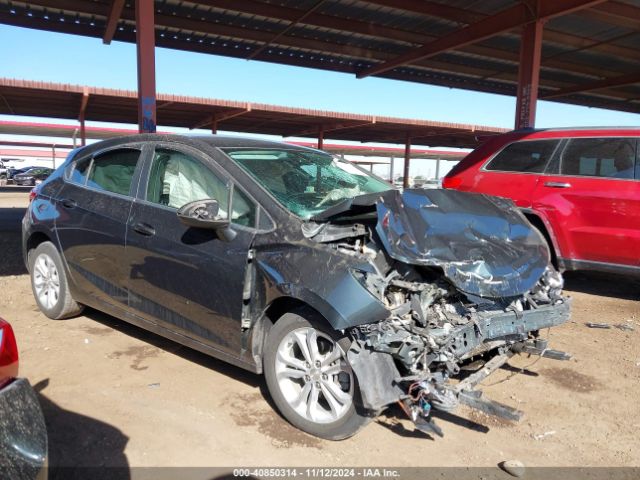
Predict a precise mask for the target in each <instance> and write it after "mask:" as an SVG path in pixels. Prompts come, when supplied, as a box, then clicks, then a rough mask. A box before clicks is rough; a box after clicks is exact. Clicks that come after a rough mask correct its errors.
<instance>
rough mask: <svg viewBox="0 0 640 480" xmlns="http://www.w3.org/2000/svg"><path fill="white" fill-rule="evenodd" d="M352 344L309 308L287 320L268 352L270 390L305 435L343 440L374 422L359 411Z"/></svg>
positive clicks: (278, 324) (271, 337)
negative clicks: (350, 357)
mask: <svg viewBox="0 0 640 480" xmlns="http://www.w3.org/2000/svg"><path fill="white" fill-rule="evenodd" d="M349 346H350V340H349V339H348V338H346V337H340V336H339V335H338V334H337V333H336V332H335V331H333V330H332V329H330V328H327V327H325V326H324V322H322V320H321V319H318V316H317V315H316V314H315V313H314V312H311V311H309V310H307V309H305V310H301V311H298V312H296V313H287V314H285V315H283V316H282V317H281V318H280V319H279V320H278V321H277V322H276V324H275V325H274V326H273V327H272V328H271V330H270V332H269V335H268V337H267V342H266V346H265V351H264V358H263V360H264V373H265V378H266V382H267V387H268V388H269V392H270V393H271V397H272V398H273V401H274V403H275V404H276V406H277V407H278V410H280V412H281V413H282V415H283V416H284V417H285V418H286V419H287V420H288V421H289V422H291V423H292V424H293V425H294V426H296V427H298V428H300V429H301V430H303V431H305V432H307V433H310V434H311V435H315V436H317V437H321V438H326V439H328V440H342V439H344V438H348V437H350V436H352V435H354V434H355V433H356V432H357V431H358V430H360V428H362V427H363V426H364V425H365V424H366V423H368V422H369V421H370V420H371V415H368V414H367V413H368V412H366V411H363V410H362V408H361V407H359V406H358V403H359V398H360V395H359V389H358V383H357V380H356V377H355V375H354V373H353V371H352V370H351V367H350V366H349V364H348V361H347V355H346V352H347V351H348V350H349Z"/></svg>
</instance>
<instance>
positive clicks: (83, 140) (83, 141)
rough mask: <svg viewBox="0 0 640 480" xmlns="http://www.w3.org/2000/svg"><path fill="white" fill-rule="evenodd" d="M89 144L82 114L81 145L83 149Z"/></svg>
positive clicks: (82, 114)
mask: <svg viewBox="0 0 640 480" xmlns="http://www.w3.org/2000/svg"><path fill="white" fill-rule="evenodd" d="M86 144H87V131H86V129H85V126H84V112H82V113H81V114H80V145H82V146H83V147H84V146H85V145H86Z"/></svg>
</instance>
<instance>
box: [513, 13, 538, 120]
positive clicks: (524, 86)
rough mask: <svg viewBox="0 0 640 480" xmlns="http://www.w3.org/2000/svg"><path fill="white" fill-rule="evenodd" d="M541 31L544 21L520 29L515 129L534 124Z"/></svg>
mask: <svg viewBox="0 0 640 480" xmlns="http://www.w3.org/2000/svg"><path fill="white" fill-rule="evenodd" d="M543 30H544V21H542V20H538V21H535V22H531V23H528V24H527V25H525V26H524V27H523V29H522V37H521V40H520V67H519V70H518V90H517V98H516V121H515V128H516V129H518V128H527V127H533V126H534V125H535V123H536V103H537V102H538V82H539V80H540V56H541V51H542V33H543Z"/></svg>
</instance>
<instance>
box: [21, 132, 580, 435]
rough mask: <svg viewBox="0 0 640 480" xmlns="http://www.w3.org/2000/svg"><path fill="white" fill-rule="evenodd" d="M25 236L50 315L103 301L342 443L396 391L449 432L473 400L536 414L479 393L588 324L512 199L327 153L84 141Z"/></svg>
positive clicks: (44, 192) (27, 223)
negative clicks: (576, 320) (553, 339)
mask: <svg viewBox="0 0 640 480" xmlns="http://www.w3.org/2000/svg"><path fill="white" fill-rule="evenodd" d="M23 248H24V256H25V261H26V263H27V265H28V268H29V271H30V273H31V280H32V282H31V283H32V287H33V293H34V296H35V298H36V301H37V303H38V305H39V307H40V309H41V310H42V311H43V312H44V313H45V315H47V316H49V317H51V318H54V319H58V318H66V317H70V316H73V315H76V314H78V313H80V312H81V310H82V308H83V306H85V305H87V306H91V307H93V308H96V309H99V310H102V311H104V312H107V313H109V314H111V315H114V316H116V317H119V318H121V319H123V320H125V321H128V322H131V323H134V324H136V325H138V326H140V327H142V328H145V329H148V330H150V331H153V332H155V333H158V334H160V335H163V336H165V337H168V338H171V339H173V340H175V341H177V342H180V343H182V344H184V345H187V346H189V347H192V348H194V349H197V350H200V351H202V352H205V353H207V354H210V355H213V356H215V357H218V358H221V359H223V360H226V361H228V362H231V363H234V364H236V365H238V366H240V367H243V368H246V369H249V370H252V371H254V372H257V373H264V375H265V377H266V383H267V385H268V388H269V391H270V393H271V395H272V397H273V400H274V402H275V404H276V405H277V407H278V408H279V410H280V412H281V413H282V415H283V416H284V417H286V418H287V419H288V420H289V421H290V422H291V423H292V424H294V425H295V426H297V427H299V428H301V429H302V430H304V431H306V432H309V433H311V434H313V435H317V436H320V437H323V438H328V439H334V440H337V439H342V438H346V437H349V436H351V435H353V434H354V433H355V432H356V431H358V429H359V428H361V427H362V426H363V425H365V424H366V423H367V421H369V420H370V419H372V418H374V417H375V416H376V415H377V414H378V413H379V412H380V411H381V410H383V409H384V408H386V407H387V406H389V405H392V404H399V405H400V406H401V407H402V409H403V410H404V411H405V413H406V414H407V415H408V416H409V417H410V418H411V419H412V420H413V422H414V423H415V425H416V427H417V428H419V429H420V430H423V431H426V432H429V433H436V434H440V433H441V431H440V429H439V428H438V427H437V426H436V425H435V423H434V422H433V420H432V415H431V410H432V409H440V410H445V411H451V410H453V409H455V408H456V406H457V405H458V404H459V403H465V404H467V405H470V406H472V407H474V408H478V409H481V410H483V411H485V412H487V413H491V414H495V415H500V416H503V417H506V418H512V419H517V418H519V416H520V412H518V411H517V410H514V409H512V408H510V407H509V406H506V405H502V404H499V403H497V402H493V401H491V400H488V399H485V398H483V397H482V396H481V392H479V391H478V390H475V389H474V387H475V386H476V385H477V384H478V383H479V382H480V381H482V380H483V379H484V378H485V377H486V376H487V375H489V374H490V373H491V372H493V371H495V370H496V369H497V368H499V367H500V366H502V365H503V364H504V363H505V362H506V361H507V360H508V359H509V358H510V357H511V356H512V355H513V354H515V353H527V354H537V355H543V356H547V357H551V358H556V359H564V358H567V355H566V354H564V353H563V352H557V351H554V350H550V349H549V348H548V346H547V343H546V341H545V340H544V339H543V338H542V337H541V336H540V331H541V330H543V329H546V328H548V327H552V326H555V325H559V324H561V323H564V322H566V321H567V319H568V317H569V302H568V300H567V299H566V298H564V297H563V296H562V293H561V289H562V279H561V277H560V275H559V274H558V273H557V272H556V271H555V270H554V269H553V267H552V266H550V263H549V252H548V249H547V245H546V242H545V240H544V238H543V237H542V236H541V235H540V234H539V233H538V231H537V230H536V229H535V228H533V227H532V226H531V225H530V224H529V223H528V222H527V220H526V219H525V218H524V216H523V215H522V214H521V213H520V212H519V211H518V210H517V209H516V208H515V206H514V205H513V204H512V203H510V202H509V201H506V200H502V199H498V198H493V197H488V196H484V195H476V194H469V193H463V192H457V191H450V190H419V189H416V190H406V191H404V192H400V191H398V190H395V189H393V188H392V187H391V186H390V185H388V184H387V183H385V182H383V181H382V180H380V179H378V178H377V177H375V176H373V175H371V174H369V173H368V172H366V171H364V170H362V169H360V168H358V167H356V166H354V165H353V164H351V163H349V162H346V161H343V160H340V159H338V158H335V157H332V156H330V155H328V154H326V153H324V152H320V151H316V150H312V149H306V148H299V147H294V146H291V145H286V144H282V143H276V142H266V141H258V140H248V139H241V138H232V137H228V138H225V137H217V136H216V137H214V136H205V137H189V136H167V135H138V136H132V137H126V138H119V139H113V140H107V141H104V142H100V143H97V144H93V145H91V146H88V147H84V148H81V149H77V150H74V151H73V152H72V153H71V154H70V155H69V157H68V159H67V160H66V162H65V163H64V165H63V166H61V167H60V168H59V169H58V170H56V172H55V173H54V174H53V175H51V176H50V177H49V178H48V179H47V180H46V181H45V182H44V183H42V184H41V185H39V186H38V187H36V189H35V191H34V194H33V195H32V201H31V204H30V206H29V209H28V211H27V213H26V215H25V218H24V221H23ZM461 368H464V369H465V372H466V376H464V377H463V376H462V375H461ZM473 368H475V369H476V370H475V371H473V370H470V369H473ZM469 372H471V373H469Z"/></svg>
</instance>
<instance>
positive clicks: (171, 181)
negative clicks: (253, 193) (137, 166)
mask: <svg viewBox="0 0 640 480" xmlns="http://www.w3.org/2000/svg"><path fill="white" fill-rule="evenodd" d="M146 198H147V201H149V202H152V203H157V204H159V205H165V206H167V207H171V208H175V209H179V208H180V207H182V206H183V205H185V204H187V203H190V202H194V201H196V200H205V199H213V200H216V201H217V202H218V205H219V207H220V209H219V215H220V216H221V217H223V218H224V217H227V216H228V212H229V187H228V186H227V185H226V184H225V183H224V182H223V181H222V180H221V179H220V178H218V177H217V176H216V175H215V174H214V173H213V172H212V171H211V170H210V169H209V168H207V167H206V166H205V165H203V164H202V162H200V161H198V160H196V159H195V158H193V157H191V156H189V155H186V154H184V153H182V152H178V151H175V150H170V149H164V148H157V149H156V150H155V153H154V157H153V163H152V165H151V172H150V174H149V182H148V184H147V196H146ZM232 203H233V212H232V215H231V222H232V223H235V224H237V225H244V226H248V227H254V226H255V218H256V215H255V207H254V205H253V203H252V202H251V201H250V200H249V199H248V198H246V196H245V195H244V194H243V193H242V192H240V191H239V190H237V189H234V193H233V202H232Z"/></svg>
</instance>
